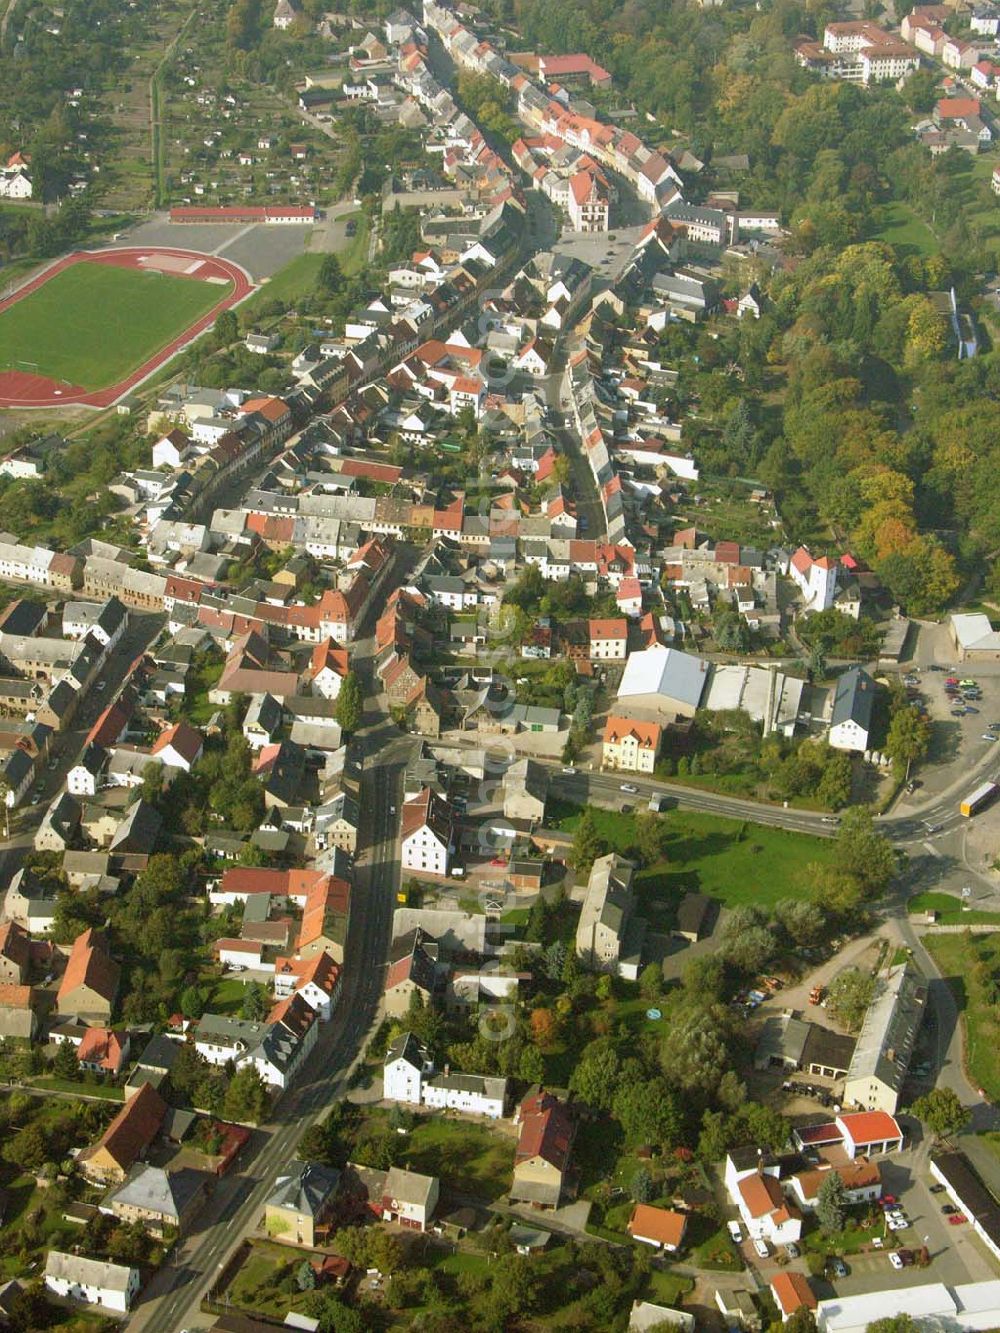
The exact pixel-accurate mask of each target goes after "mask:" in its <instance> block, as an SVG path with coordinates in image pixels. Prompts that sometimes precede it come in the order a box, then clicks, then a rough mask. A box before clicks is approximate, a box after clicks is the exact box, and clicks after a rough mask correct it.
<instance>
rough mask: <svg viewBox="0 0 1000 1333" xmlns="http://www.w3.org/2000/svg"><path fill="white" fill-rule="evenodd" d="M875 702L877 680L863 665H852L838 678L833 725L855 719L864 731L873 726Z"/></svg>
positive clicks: (831, 723) (832, 717)
mask: <svg viewBox="0 0 1000 1333" xmlns="http://www.w3.org/2000/svg"><path fill="white" fill-rule="evenodd" d="M874 703H875V682H874V681H873V680H872V678H871V676H869V674H868V672H867V671H863V670H862V669H861V667H852V668H851V670H850V671H845V672H844V674H843V675H842V676H840V677H839V678H838V680H837V687H836V689H835V691H834V695H833V714H832V716H831V718H830V725H831V727H835V726H837V725H838V724H839V723H841V722H847V721H849V720H850V721H853V722H856V723H857V724H858V726H859V727H861V728H862V729H863V730H864V731H867V730H868V729H869V727H870V726H871V720H872V705H873V704H874Z"/></svg>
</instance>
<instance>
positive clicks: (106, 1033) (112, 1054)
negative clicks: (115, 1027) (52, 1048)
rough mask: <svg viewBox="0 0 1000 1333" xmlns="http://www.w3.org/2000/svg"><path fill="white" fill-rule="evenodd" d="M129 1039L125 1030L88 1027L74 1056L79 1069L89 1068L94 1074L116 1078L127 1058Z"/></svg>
mask: <svg viewBox="0 0 1000 1333" xmlns="http://www.w3.org/2000/svg"><path fill="white" fill-rule="evenodd" d="M128 1053H129V1039H128V1033H127V1032H113V1031H112V1030H111V1029H110V1028H102V1027H89V1028H87V1030H86V1032H85V1033H84V1034H83V1040H82V1041H81V1042H80V1045H79V1046H78V1047H77V1048H76V1058H77V1061H78V1063H79V1065H80V1068H81V1069H89V1070H91V1072H92V1073H95V1074H109V1075H110V1076H111V1077H112V1078H116V1077H117V1076H118V1075H119V1074H120V1073H121V1072H122V1069H123V1068H124V1066H125V1061H126V1060H127V1059H128Z"/></svg>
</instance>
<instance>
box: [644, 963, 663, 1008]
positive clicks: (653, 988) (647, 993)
mask: <svg viewBox="0 0 1000 1333" xmlns="http://www.w3.org/2000/svg"><path fill="white" fill-rule="evenodd" d="M662 992H663V964H662V963H647V964H646V966H645V967H644V968H643V969H642V971H641V972H640V973H639V994H640V995H641V996H642V998H643V999H644V1000H649V1001H653V1000H658V999H659V998H660V995H661V994H662Z"/></svg>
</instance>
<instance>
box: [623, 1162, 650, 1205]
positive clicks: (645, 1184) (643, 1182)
mask: <svg viewBox="0 0 1000 1333" xmlns="http://www.w3.org/2000/svg"><path fill="white" fill-rule="evenodd" d="M628 1192H629V1194H630V1195H631V1196H632V1198H633V1200H634V1201H635V1202H636V1203H649V1201H650V1199H651V1198H652V1197H653V1177H652V1176H651V1175H650V1174H649V1172H648V1171H647V1170H646V1168H645V1167H644V1166H639V1167H636V1169H635V1171H634V1172H633V1173H632V1179H631V1180H630V1181H629V1187H628Z"/></svg>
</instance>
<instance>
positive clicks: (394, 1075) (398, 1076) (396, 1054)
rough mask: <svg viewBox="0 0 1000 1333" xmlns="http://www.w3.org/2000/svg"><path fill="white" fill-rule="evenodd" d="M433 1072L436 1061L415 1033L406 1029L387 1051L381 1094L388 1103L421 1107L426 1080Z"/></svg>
mask: <svg viewBox="0 0 1000 1333" xmlns="http://www.w3.org/2000/svg"><path fill="white" fill-rule="evenodd" d="M433 1072H434V1063H433V1061H431V1060H428V1058H427V1052H426V1051H425V1050H424V1049H423V1047H422V1046H421V1045H420V1043H419V1042H418V1041H417V1039H416V1037H415V1036H414V1035H413V1033H412V1032H404V1033H403V1034H402V1035H401V1036H399V1037H397V1038H396V1040H395V1041H394V1042H393V1043H392V1045H391V1046H390V1047H389V1049H388V1051H386V1055H385V1066H384V1068H383V1070H382V1096H383V1098H384V1099H385V1100H386V1101H387V1102H404V1103H405V1104H406V1105H408V1106H419V1105H420V1104H421V1102H422V1100H423V1082H424V1079H425V1078H428V1077H430V1075H431V1074H433Z"/></svg>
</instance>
